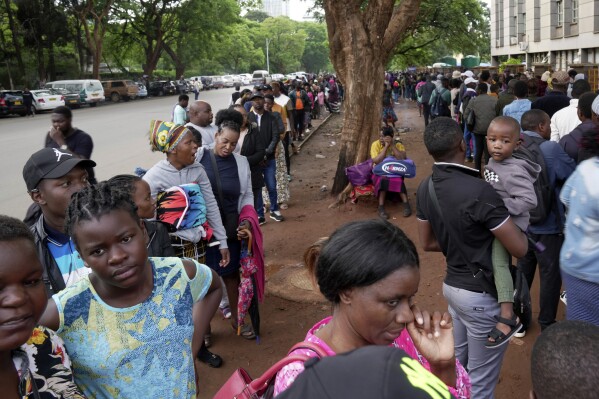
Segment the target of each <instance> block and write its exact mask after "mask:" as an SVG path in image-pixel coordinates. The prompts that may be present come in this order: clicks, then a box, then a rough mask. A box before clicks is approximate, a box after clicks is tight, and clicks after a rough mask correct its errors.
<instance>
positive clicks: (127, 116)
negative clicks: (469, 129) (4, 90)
mask: <svg viewBox="0 0 599 399" xmlns="http://www.w3.org/2000/svg"><path fill="white" fill-rule="evenodd" d="M232 92H233V89H220V90H211V91H204V92H202V93H201V94H200V99H202V100H205V101H208V102H209V103H210V104H211V105H212V110H213V111H214V114H216V111H218V110H219V109H221V108H224V107H226V106H227V105H228V103H229V98H230V94H231V93H232ZM191 98H192V99H193V93H192V94H191ZM176 102H177V97H176V96H168V97H162V98H150V99H144V100H136V101H130V102H128V103H118V104H111V103H110V102H107V103H106V105H102V106H99V107H97V108H87V107H84V108H82V109H78V110H74V111H73V125H74V126H75V127H78V128H80V129H81V130H83V131H85V132H87V133H89V134H91V136H92V137H93V139H94V152H93V154H92V159H93V160H94V161H96V163H97V164H98V166H97V167H96V176H97V178H98V180H104V179H107V178H109V177H111V176H114V175H115V174H119V173H131V172H133V170H134V169H135V167H136V166H141V167H144V168H149V167H150V166H152V165H153V164H154V163H155V162H157V161H159V160H160V159H162V157H163V156H164V155H163V154H161V153H152V152H151V151H150V147H149V144H148V130H149V126H150V120H151V119H166V120H170V112H171V109H172V107H173V106H174V104H175V103H176ZM49 129H50V113H44V114H42V115H37V116H36V117H35V118H25V117H19V116H14V117H8V118H3V119H0V141H1V142H2V148H4V150H3V152H4V153H3V154H2V155H1V156H0V166H1V169H0V170H1V172H0V214H6V215H10V216H14V217H17V218H19V219H21V218H22V217H23V216H24V215H25V211H26V210H27V208H28V207H29V205H30V204H31V199H30V198H29V195H28V194H27V190H26V188H25V183H24V181H23V174H22V171H23V166H24V165H25V162H26V161H27V159H28V158H29V156H30V155H31V154H32V153H34V152H35V151H37V150H38V149H40V148H42V146H43V143H44V138H45V134H46V133H47V131H48V130H49Z"/></svg>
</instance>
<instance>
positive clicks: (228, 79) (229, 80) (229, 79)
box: [222, 75, 235, 87]
mask: <svg viewBox="0 0 599 399" xmlns="http://www.w3.org/2000/svg"><path fill="white" fill-rule="evenodd" d="M222 79H223V82H224V83H223V84H224V87H233V86H234V85H235V81H234V80H233V76H232V75H223V76H222Z"/></svg>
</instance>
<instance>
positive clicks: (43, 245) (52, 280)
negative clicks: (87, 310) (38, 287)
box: [30, 215, 66, 298]
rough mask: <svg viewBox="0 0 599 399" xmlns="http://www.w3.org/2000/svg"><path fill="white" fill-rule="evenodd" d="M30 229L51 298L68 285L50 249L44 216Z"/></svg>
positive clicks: (48, 294)
mask: <svg viewBox="0 0 599 399" xmlns="http://www.w3.org/2000/svg"><path fill="white" fill-rule="evenodd" d="M30 229H31V232H32V233H33V238H34V241H35V247H36V249H37V256H38V257H39V260H40V262H41V263H42V267H43V268H44V274H43V276H42V279H43V280H44V285H45V286H46V295H47V296H48V298H50V297H51V296H52V295H54V294H57V293H58V292H60V291H62V290H64V289H65V288H66V285H65V283H64V279H63V278H62V273H61V272H60V269H59V268H58V265H57V264H56V261H55V260H54V257H53V256H52V253H50V250H49V249H48V245H47V242H48V234H46V230H44V215H40V217H39V218H38V219H37V222H36V223H35V224H33V225H32V226H31V227H30Z"/></svg>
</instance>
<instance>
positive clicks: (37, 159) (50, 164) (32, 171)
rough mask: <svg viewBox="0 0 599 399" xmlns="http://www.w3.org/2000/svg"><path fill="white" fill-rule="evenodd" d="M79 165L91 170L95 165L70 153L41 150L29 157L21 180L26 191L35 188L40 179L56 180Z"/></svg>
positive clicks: (47, 149) (49, 149) (51, 149)
mask: <svg viewBox="0 0 599 399" xmlns="http://www.w3.org/2000/svg"><path fill="white" fill-rule="evenodd" d="M79 165H80V166H82V167H84V168H88V167H89V168H93V167H94V166H96V163H95V162H94V161H92V160H91V159H83V158H79V157H77V156H76V155H75V154H73V153H72V152H70V151H65V150H59V149H58V148H43V149H41V150H39V151H38V152H36V153H34V154H33V155H31V157H29V159H28V160H27V163H26V164H25V166H24V167H23V179H24V180H25V184H26V185H27V191H31V190H34V189H35V188H37V185H38V184H39V183H40V181H41V180H42V179H57V178H59V177H62V176H64V175H66V174H67V173H69V172H70V171H71V170H72V169H73V168H74V167H75V166H79Z"/></svg>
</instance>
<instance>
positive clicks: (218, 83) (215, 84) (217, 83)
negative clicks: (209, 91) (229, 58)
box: [211, 76, 225, 89]
mask: <svg viewBox="0 0 599 399" xmlns="http://www.w3.org/2000/svg"><path fill="white" fill-rule="evenodd" d="M211 78H212V88H213V89H222V88H223V87H225V80H224V79H223V77H222V76H211Z"/></svg>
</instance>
